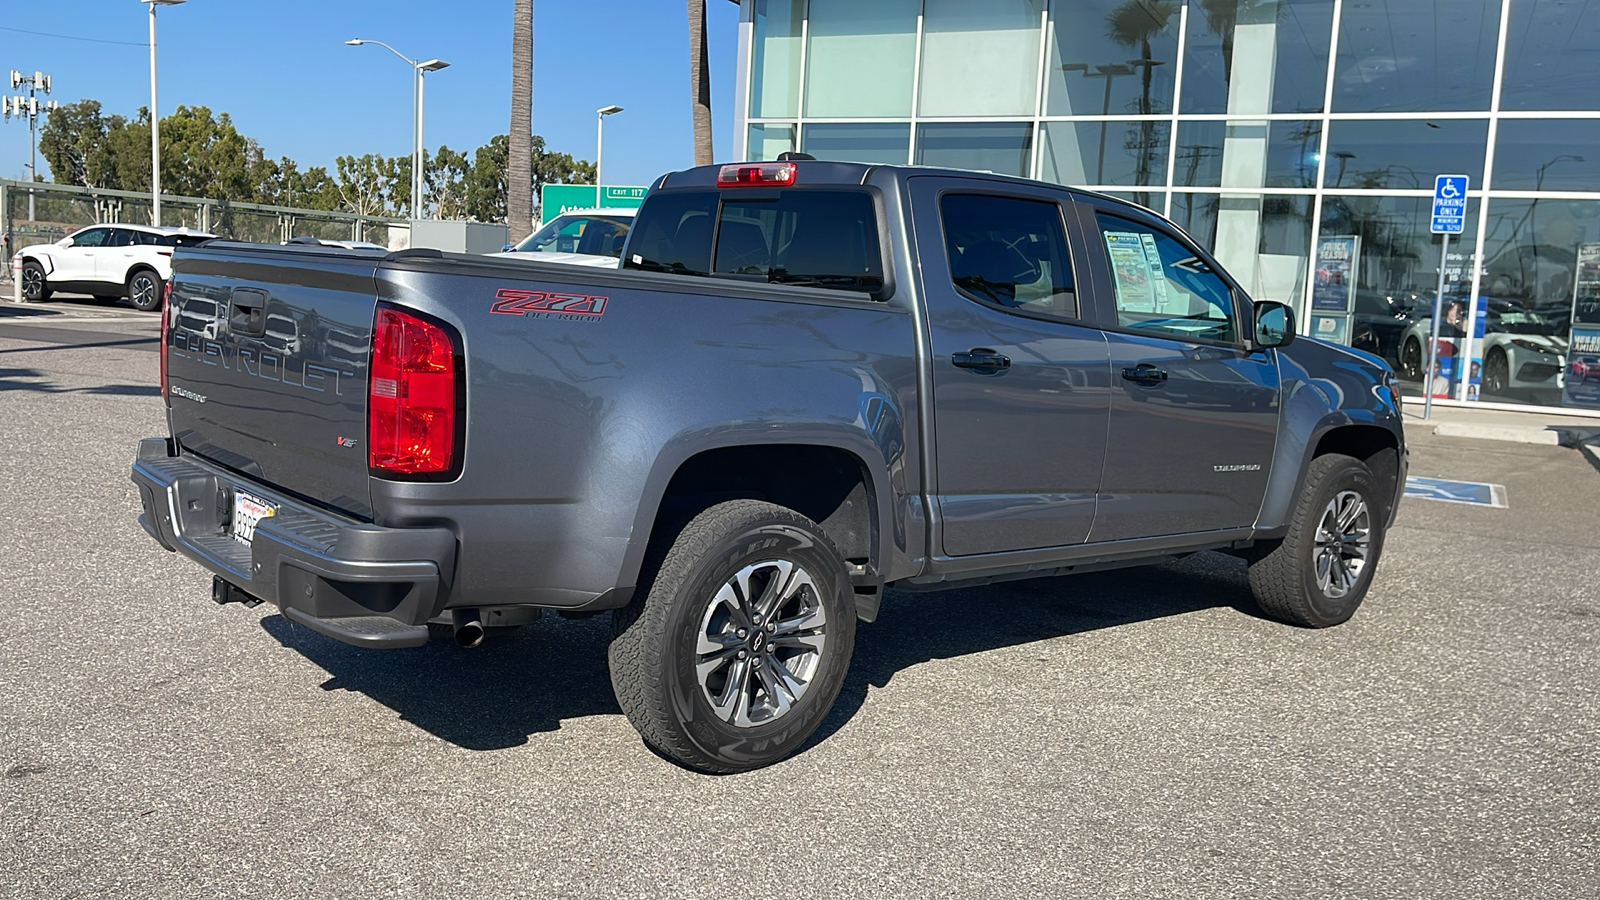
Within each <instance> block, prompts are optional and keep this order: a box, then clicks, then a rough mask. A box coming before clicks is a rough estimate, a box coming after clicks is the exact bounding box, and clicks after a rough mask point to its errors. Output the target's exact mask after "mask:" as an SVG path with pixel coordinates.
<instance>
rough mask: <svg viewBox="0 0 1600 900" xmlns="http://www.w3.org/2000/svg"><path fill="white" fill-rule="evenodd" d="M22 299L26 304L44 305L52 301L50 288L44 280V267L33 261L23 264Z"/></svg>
mask: <svg viewBox="0 0 1600 900" xmlns="http://www.w3.org/2000/svg"><path fill="white" fill-rule="evenodd" d="M22 299H23V301H24V302H26V303H43V302H44V301H46V300H49V299H50V286H49V285H48V284H46V283H45V280H44V266H41V265H39V264H38V263H36V262H34V261H33V260H31V259H30V260H28V261H27V262H25V263H23V264H22Z"/></svg>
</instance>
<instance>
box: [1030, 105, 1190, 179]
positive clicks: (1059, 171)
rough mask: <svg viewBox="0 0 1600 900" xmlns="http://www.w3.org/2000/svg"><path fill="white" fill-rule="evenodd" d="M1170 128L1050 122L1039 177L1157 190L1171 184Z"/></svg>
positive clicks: (1165, 125)
mask: <svg viewBox="0 0 1600 900" xmlns="http://www.w3.org/2000/svg"><path fill="white" fill-rule="evenodd" d="M1170 131H1171V123H1169V122H1156V121H1151V120H1149V119H1146V120H1142V121H1138V122H1105V121H1101V122H1046V123H1045V124H1044V153H1043V154H1041V156H1040V160H1039V167H1040V173H1039V177H1040V178H1043V179H1044V180H1045V181H1054V182H1056V183H1057V184H1076V185H1111V184H1157V185H1164V184H1166V181H1167V134H1168V132H1170Z"/></svg>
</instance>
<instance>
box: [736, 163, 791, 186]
mask: <svg viewBox="0 0 1600 900" xmlns="http://www.w3.org/2000/svg"><path fill="white" fill-rule="evenodd" d="M796 168H797V167H796V166H795V164H794V163H788V162H768V163H734V164H732V165H727V166H723V167H722V168H720V169H718V170H717V187H767V186H774V185H777V186H787V185H791V184H794V173H795V170H796Z"/></svg>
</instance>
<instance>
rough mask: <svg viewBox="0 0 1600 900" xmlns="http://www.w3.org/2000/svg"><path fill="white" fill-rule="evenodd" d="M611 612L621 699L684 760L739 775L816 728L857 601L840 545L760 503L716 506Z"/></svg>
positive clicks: (847, 643)
mask: <svg viewBox="0 0 1600 900" xmlns="http://www.w3.org/2000/svg"><path fill="white" fill-rule="evenodd" d="M656 559H659V566H658V567H656V568H655V570H654V574H653V576H647V579H648V581H647V583H646V584H644V585H641V588H642V591H643V596H642V597H641V598H636V599H635V601H634V603H633V604H632V605H631V606H629V607H628V608H627V609H623V610H619V611H618V612H617V613H616V616H615V618H614V619H613V634H614V636H613V638H612V642H611V647H610V652H609V657H610V664H611V685H612V688H613V690H615V691H616V695H617V703H618V704H619V705H621V707H622V711H623V712H624V713H626V714H627V716H628V720H629V721H630V722H631V723H633V726H634V727H635V728H637V729H638V730H639V734H640V735H641V736H642V737H643V738H644V740H645V742H646V743H648V744H649V745H650V746H651V747H654V748H655V749H656V750H657V751H659V752H661V753H663V754H665V755H667V756H669V757H671V758H672V759H675V760H677V761H679V762H681V763H682V764H684V765H685V766H688V767H690V768H693V769H698V770H700V771H703V772H710V773H729V772H742V771H746V770H749V769H756V768H760V767H762V766H766V765H770V764H772V763H775V762H777V761H779V760H781V759H783V758H785V757H787V756H788V755H789V754H791V753H793V752H794V751H795V750H796V749H798V748H799V747H800V745H801V744H802V743H804V742H805V740H806V738H808V737H810V736H811V734H812V732H814V731H816V729H817V726H818V725H820V724H821V723H822V720H823V717H824V716H826V715H827V712H828V710H829V709H830V708H831V707H832V706H833V703H834V700H835V699H837V697H838V695H839V689H840V688H841V687H842V686H843V684H844V676H845V670H846V669H847V668H848V667H849V664H850V656H851V653H852V652H853V650H854V647H855V625H856V619H855V604H854V595H853V592H852V590H851V587H850V578H849V573H848V570H847V568H846V566H845V562H844V559H843V557H842V556H840V554H839V551H838V550H837V549H836V548H835V547H834V546H833V543H832V542H831V541H829V540H828V538H827V536H826V535H825V534H823V532H822V529H821V528H819V527H818V526H817V525H816V523H814V522H812V521H811V520H810V519H807V518H806V517H805V516H802V515H800V514H799V513H796V512H794V511H793V510H789V509H785V508H783V507H781V506H775V505H773V504H771V503H763V502H760V501H756V500H734V501H730V502H727V503H721V504H718V505H716V506H713V507H711V508H710V509H707V510H706V511H704V512H702V513H700V514H699V515H698V516H695V518H694V519H693V520H692V521H690V522H689V524H688V525H687V526H685V527H684V528H683V530H682V531H681V532H679V533H678V534H677V536H676V538H675V539H673V540H672V542H671V546H670V548H669V549H666V551H665V554H664V555H659V556H656V557H655V558H653V559H651V560H647V562H646V566H647V570H648V569H649V568H650V566H651V565H652V564H653V563H654V562H655V560H656Z"/></svg>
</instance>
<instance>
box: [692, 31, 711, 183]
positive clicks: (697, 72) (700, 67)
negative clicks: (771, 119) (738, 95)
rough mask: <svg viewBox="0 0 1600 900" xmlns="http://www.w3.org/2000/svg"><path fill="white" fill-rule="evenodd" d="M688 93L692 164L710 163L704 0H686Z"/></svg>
mask: <svg viewBox="0 0 1600 900" xmlns="http://www.w3.org/2000/svg"><path fill="white" fill-rule="evenodd" d="M689 94H690V97H691V98H692V102H693V104H694V164H695V165H697V166H706V165H710V164H711V63H710V61H709V55H708V54H707V52H706V0H689Z"/></svg>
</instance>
